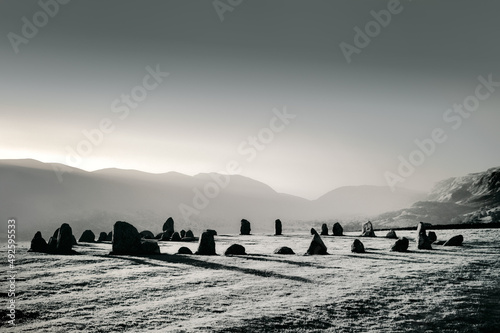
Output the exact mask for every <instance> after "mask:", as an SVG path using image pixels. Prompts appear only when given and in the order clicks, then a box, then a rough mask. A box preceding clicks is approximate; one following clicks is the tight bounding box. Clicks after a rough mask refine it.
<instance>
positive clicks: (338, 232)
mask: <svg viewBox="0 0 500 333" xmlns="http://www.w3.org/2000/svg"><path fill="white" fill-rule="evenodd" d="M332 231H333V235H334V236H344V228H342V226H341V225H340V223H338V222H336V223H335V224H334V225H333V230H332Z"/></svg>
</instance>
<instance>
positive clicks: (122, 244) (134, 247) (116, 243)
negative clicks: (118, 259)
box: [112, 221, 141, 255]
mask: <svg viewBox="0 0 500 333" xmlns="http://www.w3.org/2000/svg"><path fill="white" fill-rule="evenodd" d="M140 252H141V235H140V234H139V231H137V229H136V228H135V227H134V226H133V225H131V224H130V223H127V222H122V221H118V222H116V223H115V225H114V226H113V252H112V254H117V255H120V254H138V253H140Z"/></svg>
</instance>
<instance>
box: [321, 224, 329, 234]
mask: <svg viewBox="0 0 500 333" xmlns="http://www.w3.org/2000/svg"><path fill="white" fill-rule="evenodd" d="M321 236H328V226H327V225H326V223H323V225H322V226H321Z"/></svg>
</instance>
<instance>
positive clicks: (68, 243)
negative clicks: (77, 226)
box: [56, 223, 73, 253]
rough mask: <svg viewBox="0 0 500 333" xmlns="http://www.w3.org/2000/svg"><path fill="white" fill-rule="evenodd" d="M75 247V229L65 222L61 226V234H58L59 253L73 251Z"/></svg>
mask: <svg viewBox="0 0 500 333" xmlns="http://www.w3.org/2000/svg"><path fill="white" fill-rule="evenodd" d="M72 248H73V230H71V227H70V226H69V224H67V223H63V225H61V228H59V234H58V235H57V246H56V252H57V253H72V252H73V251H72Z"/></svg>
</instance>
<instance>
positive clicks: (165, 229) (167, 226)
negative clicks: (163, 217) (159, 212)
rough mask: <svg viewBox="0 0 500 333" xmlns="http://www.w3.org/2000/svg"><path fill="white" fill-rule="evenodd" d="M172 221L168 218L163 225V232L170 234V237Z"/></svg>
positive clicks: (172, 227)
mask: <svg viewBox="0 0 500 333" xmlns="http://www.w3.org/2000/svg"><path fill="white" fill-rule="evenodd" d="M174 231H175V229H174V219H173V218H171V217H169V218H168V219H167V221H165V223H164V224H163V232H168V233H170V236H172V234H173V233H174Z"/></svg>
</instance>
